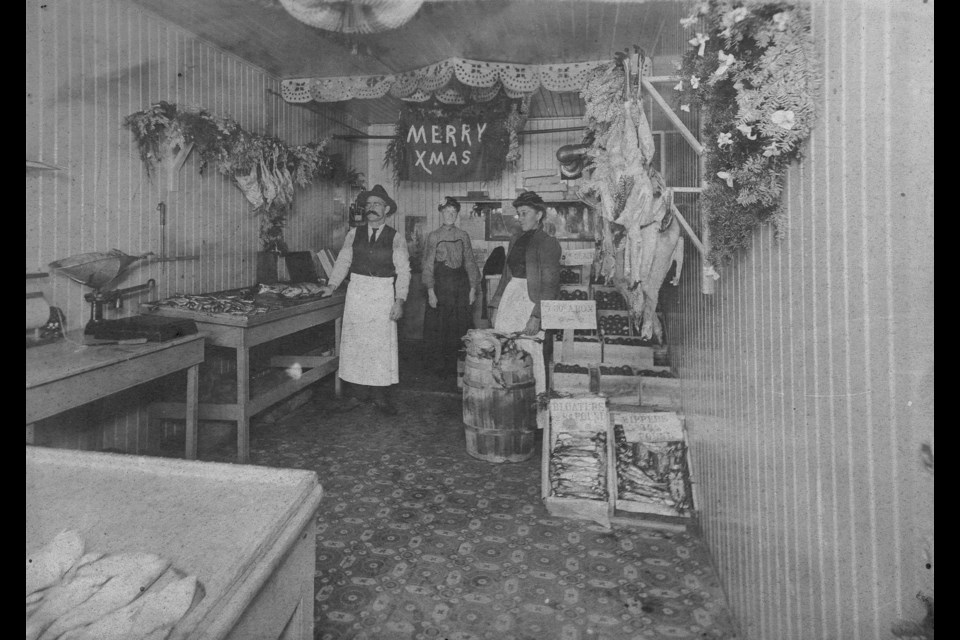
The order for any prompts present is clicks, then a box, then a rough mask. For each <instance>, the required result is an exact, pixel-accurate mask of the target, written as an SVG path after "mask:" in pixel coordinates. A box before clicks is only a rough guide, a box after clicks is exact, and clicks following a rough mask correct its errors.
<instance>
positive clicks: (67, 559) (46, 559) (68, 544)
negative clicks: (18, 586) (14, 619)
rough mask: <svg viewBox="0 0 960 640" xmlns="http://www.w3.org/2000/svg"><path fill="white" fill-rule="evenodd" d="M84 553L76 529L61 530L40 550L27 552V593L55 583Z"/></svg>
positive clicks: (81, 541) (81, 540)
mask: <svg viewBox="0 0 960 640" xmlns="http://www.w3.org/2000/svg"><path fill="white" fill-rule="evenodd" d="M82 555H83V539H82V538H81V537H80V534H79V533H77V532H76V531H72V530H66V531H61V532H60V533H58V534H57V535H56V536H54V538H53V540H51V541H50V542H49V543H47V544H46V545H44V546H43V547H42V548H40V549H39V550H37V551H35V552H33V553H28V554H27V595H30V594H31V593H33V592H34V591H39V590H40V589H46V588H47V587H49V586H51V585H53V584H55V583H56V582H57V581H58V580H60V578H62V577H63V574H65V573H66V572H67V571H68V570H69V569H70V567H72V566H73V565H74V564H76V562H77V560H79V559H80V557H81V556H82Z"/></svg>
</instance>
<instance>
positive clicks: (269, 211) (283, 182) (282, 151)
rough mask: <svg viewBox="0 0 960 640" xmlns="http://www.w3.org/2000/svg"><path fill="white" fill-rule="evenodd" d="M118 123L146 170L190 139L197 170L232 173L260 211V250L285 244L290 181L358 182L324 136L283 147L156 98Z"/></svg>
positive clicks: (273, 140) (232, 124) (198, 111)
mask: <svg viewBox="0 0 960 640" xmlns="http://www.w3.org/2000/svg"><path fill="white" fill-rule="evenodd" d="M123 123H124V125H125V126H127V127H128V128H129V129H130V130H131V131H132V132H133V135H134V138H135V139H136V141H137V147H138V149H139V151H140V158H141V159H142V160H143V162H144V165H145V166H146V169H147V172H148V174H149V172H150V170H151V168H152V166H153V163H154V162H159V161H161V160H162V159H163V157H164V156H165V155H166V154H169V153H170V149H171V148H176V147H180V148H183V147H185V146H187V145H189V144H193V145H194V149H195V150H196V151H197V154H198V155H199V157H200V173H201V174H202V173H203V171H204V169H206V167H207V166H208V165H209V164H213V166H215V167H216V168H217V170H218V171H219V172H220V173H221V174H223V175H225V176H227V177H229V178H232V179H233V180H234V181H235V182H236V184H237V186H238V187H240V190H241V191H243V195H244V196H245V197H246V198H247V200H248V201H249V202H250V204H251V206H252V208H253V213H254V214H256V215H258V216H260V243H261V248H262V249H263V250H264V251H277V252H282V251H286V250H287V246H286V243H285V242H284V239H283V227H284V225H285V222H286V216H287V215H288V214H289V212H290V207H291V205H292V204H293V189H294V185H297V186H299V187H306V186H307V185H309V184H311V183H312V182H313V181H314V180H316V179H320V180H327V181H331V182H335V183H338V184H340V183H344V182H346V183H348V184H350V185H353V186H362V174H360V173H358V172H357V171H355V170H354V169H352V168H351V167H349V166H347V164H346V162H345V161H344V159H343V157H342V156H341V155H340V154H338V153H328V152H327V145H328V141H327V140H320V141H319V142H313V143H310V144H306V145H298V146H295V147H288V146H287V145H286V144H284V142H283V141H281V140H280V139H278V138H274V137H271V136H263V135H259V134H254V133H249V132H247V131H245V130H244V129H243V128H241V127H240V125H239V124H237V123H236V122H235V121H233V120H231V119H229V118H220V117H217V116H213V115H211V114H210V113H208V112H207V111H205V110H203V109H178V108H177V106H176V105H175V104H171V103H169V102H162V101H161V102H157V103H155V104H152V105H150V107H149V108H147V109H144V110H143V111H138V112H136V113H132V114H130V115H129V116H127V117H126V118H125V119H124V121H123Z"/></svg>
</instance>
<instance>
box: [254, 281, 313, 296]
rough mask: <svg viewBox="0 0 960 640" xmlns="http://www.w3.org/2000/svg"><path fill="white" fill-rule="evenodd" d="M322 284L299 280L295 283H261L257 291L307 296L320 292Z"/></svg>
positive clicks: (280, 294)
mask: <svg viewBox="0 0 960 640" xmlns="http://www.w3.org/2000/svg"><path fill="white" fill-rule="evenodd" d="M320 289H321V287H320V285H319V284H317V283H315V282H297V283H295V284H259V285H257V293H272V294H274V295H279V296H283V297H284V298H307V297H309V296H315V295H318V294H319V293H320Z"/></svg>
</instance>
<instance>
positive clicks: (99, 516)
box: [26, 446, 323, 640]
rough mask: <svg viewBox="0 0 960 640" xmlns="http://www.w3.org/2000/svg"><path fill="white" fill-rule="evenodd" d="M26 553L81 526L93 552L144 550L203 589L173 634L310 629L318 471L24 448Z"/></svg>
mask: <svg viewBox="0 0 960 640" xmlns="http://www.w3.org/2000/svg"><path fill="white" fill-rule="evenodd" d="M26 450H27V451H26V498H27V511H26V539H27V550H28V552H29V551H30V550H32V549H35V548H37V547H38V546H39V545H40V544H42V541H49V540H51V539H52V538H53V537H54V536H55V535H56V534H57V533H58V532H60V531H62V530H64V529H73V530H75V531H77V533H79V534H80V536H81V538H82V539H83V540H84V541H85V543H86V549H85V550H86V551H87V552H100V553H122V552H134V551H138V552H147V553H153V554H157V555H159V556H161V557H163V558H165V559H167V560H169V561H170V562H171V563H172V565H173V566H174V567H177V568H178V569H180V570H182V571H184V572H186V573H188V574H191V575H195V576H196V577H197V579H198V581H199V582H200V583H201V584H202V586H203V589H204V592H205V594H204V596H203V598H202V599H201V600H200V601H199V602H197V603H196V604H195V605H194V607H193V608H192V609H191V610H190V611H189V612H188V613H187V614H186V615H185V616H184V617H183V618H182V619H181V620H180V621H179V622H178V623H177V625H176V626H175V627H174V628H173V630H172V632H171V633H170V635H169V636H168V638H169V639H171V640H220V639H224V638H226V639H229V640H239V639H241V638H278V637H282V638H284V639H290V640H292V639H294V638H296V639H298V640H308V639H312V638H313V602H314V575H313V574H314V561H315V553H316V546H315V545H316V530H315V527H316V525H315V517H316V510H317V508H318V506H319V504H320V500H321V498H322V495H323V490H322V488H321V487H320V485H319V483H318V481H317V474H316V473H315V472H313V471H300V470H292V469H271V468H266V467H255V466H248V465H243V466H241V465H235V464H221V463H213V462H198V461H189V460H172V459H163V458H150V457H143V456H131V455H121V454H112V453H100V452H91V451H69V450H63V449H47V448H41V447H32V446H27V447H26Z"/></svg>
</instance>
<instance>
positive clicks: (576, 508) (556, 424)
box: [541, 393, 616, 528]
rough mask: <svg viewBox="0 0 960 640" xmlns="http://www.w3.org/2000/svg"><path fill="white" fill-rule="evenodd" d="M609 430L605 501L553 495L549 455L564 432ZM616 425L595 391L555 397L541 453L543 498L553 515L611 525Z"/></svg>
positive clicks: (550, 408) (602, 399)
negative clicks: (614, 430)
mask: <svg viewBox="0 0 960 640" xmlns="http://www.w3.org/2000/svg"><path fill="white" fill-rule="evenodd" d="M601 431H602V432H603V433H606V436H607V443H606V465H605V469H603V470H602V473H604V477H605V479H606V483H607V498H606V499H605V500H600V499H597V500H590V499H587V498H567V497H562V496H555V495H553V488H552V486H551V484H550V454H551V453H552V452H553V449H554V447H555V445H556V442H557V438H558V435H559V434H561V433H599V432H601ZM613 455H614V451H613V426H612V424H611V422H610V417H609V413H608V411H607V400H606V398H604V397H602V396H598V395H595V394H589V393H587V394H580V395H577V396H573V397H570V398H552V399H551V400H550V406H549V417H548V420H547V424H546V428H545V429H544V434H543V453H542V455H541V464H542V468H541V497H542V498H543V502H544V505H545V506H546V508H547V511H548V512H549V513H550V515H553V516H557V517H564V518H577V519H581V520H592V521H594V522H597V523H599V524H601V525H603V526H605V527H608V528H609V527H610V518H611V516H612V515H613V502H612V500H611V496H612V494H613V492H615V491H616V484H615V482H616V478H615V476H614V473H615V469H614V468H613V466H612V463H613V460H614V458H613Z"/></svg>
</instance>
